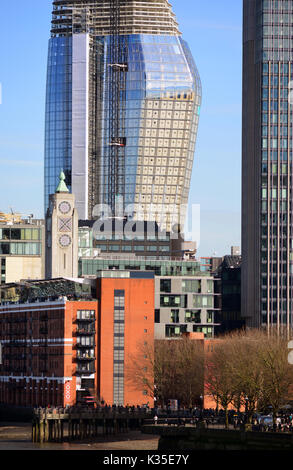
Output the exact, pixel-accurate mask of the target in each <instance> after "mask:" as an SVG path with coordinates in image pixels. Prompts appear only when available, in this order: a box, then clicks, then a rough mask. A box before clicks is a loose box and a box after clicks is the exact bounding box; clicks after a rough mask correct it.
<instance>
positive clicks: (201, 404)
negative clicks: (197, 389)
mask: <svg viewBox="0 0 293 470" xmlns="http://www.w3.org/2000/svg"><path fill="white" fill-rule="evenodd" d="M199 398H200V419H201V420H202V412H203V396H202V395H201V396H200V397H199Z"/></svg>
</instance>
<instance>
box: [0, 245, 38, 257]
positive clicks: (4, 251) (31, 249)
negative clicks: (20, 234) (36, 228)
mask: <svg viewBox="0 0 293 470" xmlns="http://www.w3.org/2000/svg"><path fill="white" fill-rule="evenodd" d="M41 251H42V245H41V243H29V242H27V243H21V242H19V243H0V254H1V255H25V256H29V255H31V256H37V255H41Z"/></svg>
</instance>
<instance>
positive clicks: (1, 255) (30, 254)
mask: <svg viewBox="0 0 293 470" xmlns="http://www.w3.org/2000/svg"><path fill="white" fill-rule="evenodd" d="M44 248H45V230H44V220H39V219H34V218H32V217H29V218H22V217H20V218H18V217H13V218H11V217H7V216H3V217H1V220H0V266H1V277H0V284H5V283H7V282H17V281H20V280H21V279H41V278H43V277H44V256H45V255H44V251H45V250H44Z"/></svg>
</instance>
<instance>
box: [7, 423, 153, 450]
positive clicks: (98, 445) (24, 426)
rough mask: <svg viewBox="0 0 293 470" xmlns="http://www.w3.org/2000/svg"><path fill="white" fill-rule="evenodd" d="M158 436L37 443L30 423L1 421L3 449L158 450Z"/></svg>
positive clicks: (139, 435) (130, 433)
mask: <svg viewBox="0 0 293 470" xmlns="http://www.w3.org/2000/svg"><path fill="white" fill-rule="evenodd" d="M158 441H159V437H158V436H150V435H146V434H142V433H141V432H140V431H132V432H129V433H127V434H123V435H120V436H114V437H113V436H111V437H109V438H96V439H94V440H89V441H83V442H74V443H69V442H64V443H62V444H59V443H46V444H36V443H33V442H31V424H30V423H0V451H1V450H95V451H97V450H157V449H158Z"/></svg>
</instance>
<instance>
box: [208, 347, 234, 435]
mask: <svg viewBox="0 0 293 470" xmlns="http://www.w3.org/2000/svg"><path fill="white" fill-rule="evenodd" d="M229 346H230V344H229V342H227V341H226V340H221V341H220V342H218V343H217V344H216V346H215V347H214V348H213V352H212V353H211V354H209V356H208V357H207V358H206V359H205V388H206V390H207V392H208V393H209V394H210V395H212V396H213V398H214V399H215V401H216V402H217V403H218V404H219V405H221V406H222V408H223V409H224V411H225V417H226V419H225V425H226V428H228V426H229V422H228V408H229V405H230V404H231V403H232V402H233V399H234V398H235V393H236V391H235V383H234V380H233V375H232V373H231V362H230V361H231V355H230V348H229Z"/></svg>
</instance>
